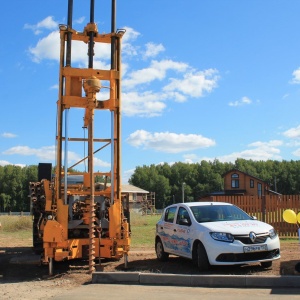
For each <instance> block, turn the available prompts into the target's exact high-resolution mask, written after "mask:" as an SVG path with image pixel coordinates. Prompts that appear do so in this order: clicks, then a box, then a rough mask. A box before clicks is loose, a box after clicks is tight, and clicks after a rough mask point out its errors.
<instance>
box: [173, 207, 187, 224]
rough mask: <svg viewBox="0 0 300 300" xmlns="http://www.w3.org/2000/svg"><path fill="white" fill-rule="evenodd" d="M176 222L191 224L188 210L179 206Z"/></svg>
mask: <svg viewBox="0 0 300 300" xmlns="http://www.w3.org/2000/svg"><path fill="white" fill-rule="evenodd" d="M176 224H179V225H188V226H189V225H191V218H190V215H189V213H188V211H187V210H186V209H185V208H184V207H179V210H178V214H177V219H176Z"/></svg>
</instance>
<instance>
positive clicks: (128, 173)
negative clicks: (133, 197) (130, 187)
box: [122, 169, 135, 184]
mask: <svg viewBox="0 0 300 300" xmlns="http://www.w3.org/2000/svg"><path fill="white" fill-rule="evenodd" d="M134 171H135V169H130V170H127V171H124V172H123V176H122V183H123V184H127V183H128V180H129V178H130V177H131V175H132V174H133V173H134Z"/></svg>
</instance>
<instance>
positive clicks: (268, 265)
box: [260, 261, 272, 268]
mask: <svg viewBox="0 0 300 300" xmlns="http://www.w3.org/2000/svg"><path fill="white" fill-rule="evenodd" d="M260 264H261V266H262V267H263V268H271V267H272V261H263V262H261V263H260Z"/></svg>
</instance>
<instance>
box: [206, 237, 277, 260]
mask: <svg viewBox="0 0 300 300" xmlns="http://www.w3.org/2000/svg"><path fill="white" fill-rule="evenodd" d="M264 244H266V245H267V250H266V251H253V252H245V251H244V247H245V246H250V245H245V244H242V243H241V242H239V241H234V242H233V243H226V242H219V241H215V240H210V241H207V242H206V243H204V245H205V248H206V253H207V256H208V260H209V262H210V264H211V265H234V264H249V263H256V262H265V261H272V260H276V259H279V258H280V242H279V238H275V239H273V240H271V239H268V241H267V242H266V243H264ZM253 245H259V246H260V244H253ZM251 246H252V245H251Z"/></svg>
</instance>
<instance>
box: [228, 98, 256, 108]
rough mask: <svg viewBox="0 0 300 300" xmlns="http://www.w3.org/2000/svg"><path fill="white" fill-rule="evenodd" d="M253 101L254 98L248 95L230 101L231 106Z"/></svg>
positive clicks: (247, 103)
mask: <svg viewBox="0 0 300 300" xmlns="http://www.w3.org/2000/svg"><path fill="white" fill-rule="evenodd" d="M251 103H252V100H251V99H249V98H248V97H242V99H240V100H237V101H234V102H229V104H228V105H229V106H242V105H249V104H251Z"/></svg>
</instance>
